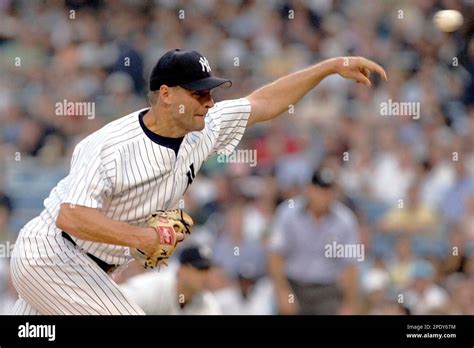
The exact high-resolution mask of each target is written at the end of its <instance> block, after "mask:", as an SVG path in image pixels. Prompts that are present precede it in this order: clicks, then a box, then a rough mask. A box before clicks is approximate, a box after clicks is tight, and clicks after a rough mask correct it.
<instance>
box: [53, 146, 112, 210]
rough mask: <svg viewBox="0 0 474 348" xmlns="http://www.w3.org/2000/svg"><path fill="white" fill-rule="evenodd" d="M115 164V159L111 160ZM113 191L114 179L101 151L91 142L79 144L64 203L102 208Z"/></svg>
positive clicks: (73, 160) (72, 163)
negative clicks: (108, 174) (109, 174)
mask: <svg viewBox="0 0 474 348" xmlns="http://www.w3.org/2000/svg"><path fill="white" fill-rule="evenodd" d="M110 164H111V165H112V166H113V165H114V161H110ZM111 192H112V181H111V179H110V178H109V177H108V176H107V169H106V165H105V164H104V163H103V160H102V158H101V156H100V151H99V150H96V149H93V147H92V145H90V144H81V143H80V144H78V145H77V146H76V149H75V150H74V153H73V156H72V160H71V170H70V172H69V176H68V185H67V191H66V194H65V197H64V199H63V200H62V203H70V204H77V205H82V206H85V207H89V208H96V209H101V208H102V206H103V203H104V200H105V199H106V197H107V196H108V195H109V194H110V193H111Z"/></svg>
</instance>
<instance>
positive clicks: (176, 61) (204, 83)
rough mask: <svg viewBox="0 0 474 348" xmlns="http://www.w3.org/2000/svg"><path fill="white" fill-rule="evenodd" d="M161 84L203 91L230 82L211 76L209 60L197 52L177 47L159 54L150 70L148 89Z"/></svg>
mask: <svg viewBox="0 0 474 348" xmlns="http://www.w3.org/2000/svg"><path fill="white" fill-rule="evenodd" d="M161 85H167V86H169V87H174V86H181V87H183V88H186V89H189V90H193V91H203V90H206V89H213V88H215V87H219V86H221V85H225V86H227V87H230V86H231V85H232V82H231V81H230V80H227V79H222V78H220V77H215V76H212V71H211V67H210V65H209V61H208V60H207V59H206V57H204V56H203V55H202V54H200V53H199V52H196V51H190V50H184V49H179V48H177V49H174V50H171V51H168V52H166V53H165V54H164V55H163V56H161V58H160V59H159V60H158V62H157V63H156V65H155V67H154V68H153V70H152V72H151V76H150V86H149V87H150V91H156V90H158V89H160V87H161Z"/></svg>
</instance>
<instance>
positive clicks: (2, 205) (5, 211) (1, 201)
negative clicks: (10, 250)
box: [0, 192, 16, 245]
mask: <svg viewBox="0 0 474 348" xmlns="http://www.w3.org/2000/svg"><path fill="white" fill-rule="evenodd" d="M12 211H13V205H12V201H11V199H10V197H8V196H7V195H6V194H4V193H2V192H0V243H2V245H3V243H6V242H11V243H13V242H14V241H15V239H16V234H15V233H14V232H13V231H11V230H10V227H9V222H10V218H11V216H12Z"/></svg>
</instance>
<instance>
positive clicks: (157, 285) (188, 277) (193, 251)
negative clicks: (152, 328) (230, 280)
mask: <svg viewBox="0 0 474 348" xmlns="http://www.w3.org/2000/svg"><path fill="white" fill-rule="evenodd" d="M211 266H212V264H211V250H210V249H209V248H206V247H202V246H201V247H197V246H189V247H187V248H185V249H183V250H181V252H180V257H179V265H172V266H170V268H169V269H162V270H161V271H155V270H151V271H148V272H145V273H142V274H140V275H137V276H135V277H133V278H130V279H129V280H128V281H127V282H126V283H123V284H121V287H122V289H123V290H124V292H125V294H126V295H127V296H128V297H129V298H130V299H131V300H133V301H134V302H135V303H136V304H138V305H139V306H140V307H141V308H142V309H143V310H144V312H145V313H146V314H155V315H165V314H188V315H190V314H193V315H211V314H221V310H220V308H219V306H218V303H217V301H216V300H215V298H214V296H213V295H212V294H211V293H210V292H208V291H206V290H205V289H206V287H207V282H208V277H209V269H210V268H211Z"/></svg>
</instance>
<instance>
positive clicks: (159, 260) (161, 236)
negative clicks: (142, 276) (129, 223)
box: [131, 209, 193, 269]
mask: <svg viewBox="0 0 474 348" xmlns="http://www.w3.org/2000/svg"><path fill="white" fill-rule="evenodd" d="M146 223H147V226H150V227H153V228H154V229H155V231H156V234H157V236H158V245H157V246H156V250H155V252H154V253H153V254H151V255H147V254H145V253H144V252H143V251H141V250H139V249H135V248H132V249H131V254H132V256H133V257H134V258H135V260H137V261H138V262H139V263H140V264H141V265H142V266H143V267H144V268H145V269H147V268H155V267H157V266H160V265H161V264H164V265H167V263H166V259H168V258H169V257H170V256H171V255H172V254H173V252H174V250H175V249H176V246H177V244H178V241H177V238H176V234H177V233H180V232H181V233H183V234H191V227H192V226H193V219H192V218H191V217H190V216H189V215H188V214H186V213H185V212H184V211H183V210H181V209H175V210H168V211H163V210H160V211H157V212H156V213H153V214H152V215H151V216H150V217H149V218H148V219H147V221H146Z"/></svg>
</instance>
